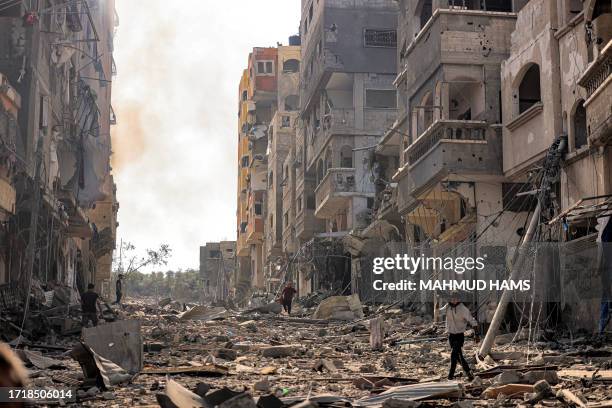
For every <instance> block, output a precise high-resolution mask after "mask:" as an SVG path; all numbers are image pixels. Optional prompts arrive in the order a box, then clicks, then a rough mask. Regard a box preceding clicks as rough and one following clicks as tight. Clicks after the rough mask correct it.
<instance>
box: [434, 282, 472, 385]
mask: <svg viewBox="0 0 612 408" xmlns="http://www.w3.org/2000/svg"><path fill="white" fill-rule="evenodd" d="M441 310H442V311H445V312H446V332H447V333H448V343H449V344H450V347H451V363H450V370H449V372H448V379H449V380H452V379H453V378H455V369H456V368H457V363H460V364H461V367H463V371H464V372H465V375H466V376H467V378H468V380H469V381H472V380H473V379H474V376H473V375H472V371H471V370H470V366H469V364H468V362H467V361H466V360H465V357H464V356H463V342H464V341H465V330H466V329H467V325H468V324H469V325H470V326H472V327H473V328H474V332H476V330H477V328H478V322H477V321H476V319H474V318H473V317H472V313H471V312H470V309H468V308H467V306H465V305H464V304H463V303H461V302H460V301H459V296H458V294H457V293H453V294H451V298H450V301H449V302H448V303H447V304H446V305H445V306H444V307H443V308H442V309H441Z"/></svg>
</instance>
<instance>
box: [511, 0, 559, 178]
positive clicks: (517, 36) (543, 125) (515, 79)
mask: <svg viewBox="0 0 612 408" xmlns="http://www.w3.org/2000/svg"><path fill="white" fill-rule="evenodd" d="M556 13H557V11H556V5H555V2H553V1H550V0H532V1H530V2H529V3H528V4H527V5H526V6H525V7H524V8H523V9H522V10H521V11H520V12H519V13H518V17H517V21H516V29H515V30H514V32H513V33H512V46H511V56H510V58H508V60H506V61H505V62H504V63H502V84H503V86H502V106H503V107H504V109H503V123H504V124H505V125H506V127H505V128H504V136H503V144H504V156H503V160H504V173H505V174H506V175H508V176H513V175H515V174H516V173H517V172H520V171H521V170H524V169H525V168H526V167H528V166H529V165H531V164H533V163H534V162H535V161H537V160H538V159H540V158H541V157H542V156H543V154H544V153H545V152H546V150H547V149H548V147H549V146H550V145H551V144H552V142H553V140H554V138H555V137H556V136H558V135H559V134H560V133H561V131H562V130H563V128H562V121H561V109H560V104H559V101H560V98H561V95H560V88H559V86H558V84H559V81H560V77H559V62H558V61H559V57H558V43H557V40H556V39H555V37H554V33H555V30H556V29H557V22H556V21H557V18H556ZM530 64H537V65H538V66H539V68H540V88H541V101H542V105H543V109H542V111H541V112H540V113H538V114H537V115H535V116H533V117H532V118H530V119H529V120H526V121H525V122H524V123H521V124H520V126H517V127H515V128H513V129H512V130H510V129H509V128H508V126H509V125H510V124H512V123H513V122H514V121H517V120H520V118H519V117H520V116H521V115H519V106H518V103H519V95H518V88H519V85H520V83H521V81H522V79H523V76H524V74H525V72H526V71H527V69H528V68H529V66H530ZM525 113H526V112H524V113H523V117H525Z"/></svg>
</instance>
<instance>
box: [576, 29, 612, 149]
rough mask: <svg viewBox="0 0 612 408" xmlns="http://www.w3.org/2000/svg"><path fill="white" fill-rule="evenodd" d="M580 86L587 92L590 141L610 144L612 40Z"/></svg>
mask: <svg viewBox="0 0 612 408" xmlns="http://www.w3.org/2000/svg"><path fill="white" fill-rule="evenodd" d="M578 84H579V85H580V86H582V87H583V88H585V89H586V90H587V100H586V101H585V102H584V107H585V109H586V114H587V125H588V129H589V141H590V142H591V143H592V144H594V145H605V144H608V143H609V142H610V139H612V113H611V112H610V106H612V85H611V84H612V40H611V41H609V42H608V44H607V45H606V46H605V47H604V48H603V50H602V51H601V54H600V55H599V56H598V58H597V59H596V60H595V61H593V62H592V63H591V65H589V67H588V68H587V69H586V71H585V73H584V74H583V75H582V78H580V80H579V81H578Z"/></svg>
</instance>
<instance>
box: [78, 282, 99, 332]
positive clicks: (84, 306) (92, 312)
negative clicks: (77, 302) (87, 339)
mask: <svg viewBox="0 0 612 408" xmlns="http://www.w3.org/2000/svg"><path fill="white" fill-rule="evenodd" d="M99 297H100V296H99V295H98V294H97V293H96V292H94V284H93V283H90V284H89V285H87V292H85V293H83V294H82V295H81V318H82V324H83V327H87V325H88V324H89V322H90V321H91V323H92V324H93V325H94V326H97V325H98V308H97V306H98V299H99Z"/></svg>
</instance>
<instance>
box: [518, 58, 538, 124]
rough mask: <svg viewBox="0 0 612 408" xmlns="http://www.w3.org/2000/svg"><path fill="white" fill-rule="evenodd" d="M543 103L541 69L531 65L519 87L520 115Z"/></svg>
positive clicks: (536, 65)
mask: <svg viewBox="0 0 612 408" xmlns="http://www.w3.org/2000/svg"><path fill="white" fill-rule="evenodd" d="M541 101H542V97H541V96H540V67H539V66H538V64H531V66H530V67H529V69H528V70H527V72H525V75H524V76H523V80H522V81H521V84H520V85H519V113H523V112H525V111H526V110H527V109H529V108H531V107H532V106H533V105H535V104H536V103H539V102H541Z"/></svg>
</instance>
